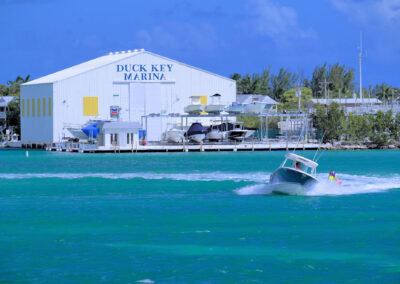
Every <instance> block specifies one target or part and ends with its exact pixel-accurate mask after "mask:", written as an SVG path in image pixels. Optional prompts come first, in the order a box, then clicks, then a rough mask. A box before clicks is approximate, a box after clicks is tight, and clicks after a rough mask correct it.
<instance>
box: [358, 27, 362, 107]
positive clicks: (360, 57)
mask: <svg viewBox="0 0 400 284" xmlns="http://www.w3.org/2000/svg"><path fill="white" fill-rule="evenodd" d="M359 65H360V66H359V68H360V69H359V71H360V99H361V102H362V101H363V94H362V32H360V54H359Z"/></svg>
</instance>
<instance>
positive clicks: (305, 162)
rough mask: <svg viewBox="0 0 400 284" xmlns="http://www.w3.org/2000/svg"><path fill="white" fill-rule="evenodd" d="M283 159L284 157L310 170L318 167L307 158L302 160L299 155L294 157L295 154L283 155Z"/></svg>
mask: <svg viewBox="0 0 400 284" xmlns="http://www.w3.org/2000/svg"><path fill="white" fill-rule="evenodd" d="M285 157H286V159H289V160H292V161H295V162H300V163H302V164H303V165H305V166H307V167H310V168H313V169H314V168H316V167H318V163H316V162H314V161H311V160H309V159H307V158H304V157H303V156H299V155H296V154H293V153H288V154H286V155H285Z"/></svg>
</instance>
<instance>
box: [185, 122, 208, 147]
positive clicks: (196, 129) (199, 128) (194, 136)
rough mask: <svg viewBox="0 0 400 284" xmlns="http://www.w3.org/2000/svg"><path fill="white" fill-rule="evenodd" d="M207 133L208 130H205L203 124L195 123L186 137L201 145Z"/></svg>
mask: <svg viewBox="0 0 400 284" xmlns="http://www.w3.org/2000/svg"><path fill="white" fill-rule="evenodd" d="M206 133H207V129H205V128H204V127H203V125H201V123H199V122H195V123H193V124H192V125H191V126H190V127H189V129H188V131H187V132H186V136H187V137H188V138H189V140H191V141H193V142H196V143H201V142H202V141H203V140H204V138H205V137H206Z"/></svg>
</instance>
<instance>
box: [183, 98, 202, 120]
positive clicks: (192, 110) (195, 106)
mask: <svg viewBox="0 0 400 284" xmlns="http://www.w3.org/2000/svg"><path fill="white" fill-rule="evenodd" d="M190 98H191V100H192V103H191V104H190V105H188V106H186V107H185V108H184V111H185V112H186V113H188V114H192V115H199V114H200V113H202V112H203V111H204V109H205V105H203V104H201V102H200V98H201V97H200V96H191V97H190Z"/></svg>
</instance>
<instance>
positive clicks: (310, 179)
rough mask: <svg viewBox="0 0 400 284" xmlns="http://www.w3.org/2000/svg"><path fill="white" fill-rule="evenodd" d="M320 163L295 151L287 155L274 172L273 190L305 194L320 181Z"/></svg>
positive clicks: (289, 193) (271, 183) (279, 192)
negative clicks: (318, 172) (318, 170)
mask: <svg viewBox="0 0 400 284" xmlns="http://www.w3.org/2000/svg"><path fill="white" fill-rule="evenodd" d="M317 167H318V164H317V163H316V162H314V161H311V160H309V159H307V158H304V157H302V156H300V155H296V154H293V153H288V154H286V155H285V160H284V161H283V163H282V164H281V166H280V167H279V168H278V169H277V170H276V171H275V172H273V173H272V175H271V177H270V181H269V182H270V186H271V189H272V192H274V193H278V194H286V195H304V194H306V193H307V192H308V191H309V190H310V189H312V187H313V186H315V185H316V184H317V183H318V179H317V177H316V175H317Z"/></svg>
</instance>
